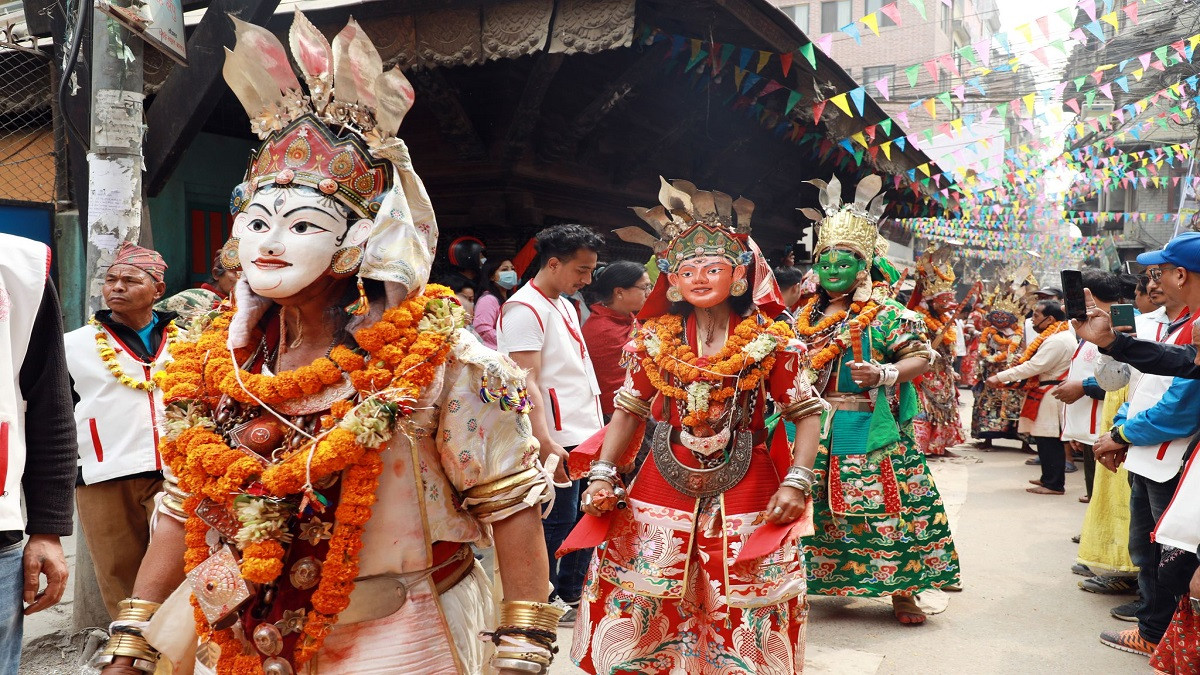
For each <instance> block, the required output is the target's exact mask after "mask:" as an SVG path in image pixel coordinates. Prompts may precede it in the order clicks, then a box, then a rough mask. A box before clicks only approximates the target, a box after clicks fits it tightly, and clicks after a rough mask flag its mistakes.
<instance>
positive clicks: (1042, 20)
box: [1037, 16, 1050, 37]
mask: <svg viewBox="0 0 1200 675" xmlns="http://www.w3.org/2000/svg"><path fill="white" fill-rule="evenodd" d="M1037 26H1038V28H1040V29H1041V30H1042V37H1050V17H1049V16H1040V17H1038V20H1037Z"/></svg>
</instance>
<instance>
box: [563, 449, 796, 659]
mask: <svg viewBox="0 0 1200 675" xmlns="http://www.w3.org/2000/svg"><path fill="white" fill-rule="evenodd" d="M676 455H677V456H680V453H679V452H676ZM778 485H779V477H778V476H777V475H776V472H775V470H774V468H773V467H772V466H771V463H770V459H769V457H768V456H767V454H766V452H765V448H762V447H761V446H759V447H757V448H756V449H755V453H754V456H753V459H752V462H751V465H750V469H749V471H748V472H747V475H746V477H745V478H744V479H742V481H741V482H740V483H739V484H738V485H737V486H735V487H734V488H732V489H731V490H730V491H729V492H727V493H725V494H724V495H719V496H717V497H711V498H707V499H702V500H699V503H698V504H697V503H696V500H695V499H692V498H688V497H684V496H682V495H680V494H679V493H678V492H675V491H674V490H673V489H671V488H670V487H668V486H666V484H665V482H664V481H663V478H662V476H661V474H659V472H658V470H657V468H656V467H655V466H654V459H653V457H651V458H649V459H648V460H647V461H646V463H645V465H643V467H642V471H641V473H639V475H638V478H637V480H636V481H635V482H634V484H633V485H632V486H631V489H630V500H629V501H630V506H629V508H628V509H625V510H623V511H619V512H617V515H616V518H615V519H614V521H613V523H612V525H611V526H610V529H609V534H608V538H607V540H606V541H605V543H604V544H601V545H600V546H598V547H597V548H596V550H595V553H594V554H593V556H592V561H591V564H590V566H589V569H588V574H587V580H586V582H585V583H584V587H583V595H582V598H581V600H580V603H579V615H578V618H577V619H576V621H575V635H574V640H573V641H572V646H571V660H573V661H574V662H575V663H576V665H578V666H579V667H580V668H582V669H583V670H585V671H586V672H589V673H599V674H604V675H634V674H642V673H645V674H648V675H649V674H661V675H735V674H738V675H746V674H754V675H765V674H767V673H771V674H772V675H776V674H778V675H792V674H793V673H799V672H802V671H803V669H804V630H805V621H806V619H807V616H808V605H807V601H806V599H805V592H804V564H803V557H802V555H801V553H800V551H799V548H798V545H797V543H795V542H791V543H785V544H784V545H783V546H781V547H780V548H779V549H778V550H776V551H775V552H774V553H771V554H770V555H768V556H766V557H765V558H762V559H758V560H752V561H748V562H740V563H738V562H735V558H736V556H737V552H738V551H739V550H741V546H742V545H743V544H744V543H745V541H746V540H747V539H748V538H749V536H750V535H751V534H752V533H753V532H754V530H755V529H756V528H757V527H758V525H759V524H761V520H762V516H761V513H762V509H763V508H764V507H765V506H766V503H767V501H768V500H769V499H770V498H771V495H772V494H773V493H774V492H775V489H776V488H777V487H778ZM672 493H673V494H672Z"/></svg>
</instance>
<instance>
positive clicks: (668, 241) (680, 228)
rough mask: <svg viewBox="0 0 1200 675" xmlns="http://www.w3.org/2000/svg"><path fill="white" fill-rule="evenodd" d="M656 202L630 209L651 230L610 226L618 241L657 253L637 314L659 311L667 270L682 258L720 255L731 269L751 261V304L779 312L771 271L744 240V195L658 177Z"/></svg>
mask: <svg viewBox="0 0 1200 675" xmlns="http://www.w3.org/2000/svg"><path fill="white" fill-rule="evenodd" d="M658 201H659V204H658V205H657V206H654V207H651V208H642V207H639V206H634V207H631V208H632V209H633V212H634V213H636V214H637V215H638V217H639V218H641V219H642V220H643V221H645V223H646V224H647V225H649V226H650V227H651V229H653V230H654V234H650V233H649V232H646V231H645V230H643V229H642V228H640V227H636V226H629V227H622V228H619V229H617V230H614V233H615V234H616V235H617V236H618V237H620V238H621V239H622V240H624V241H627V242H629V243H631V244H641V245H643V246H648V247H650V248H651V249H652V250H653V251H654V253H655V255H656V256H657V265H658V269H659V271H661V272H663V274H660V275H659V277H658V282H657V284H656V285H655V289H654V292H653V293H652V294H651V296H650V298H649V300H647V302H646V306H645V307H643V309H642V312H641V316H643V317H651V316H657V315H659V314H662V313H663V312H665V311H666V309H667V303H666V287H667V279H666V276H667V273H670V272H674V271H675V270H677V269H679V266H680V265H681V264H682V263H683V262H684V261H685V260H689V259H691V258H698V257H704V256H719V257H723V258H725V259H726V260H728V261H729V263H730V264H731V265H734V266H735V267H736V266H738V265H751V264H752V265H753V266H754V270H753V278H754V280H755V283H754V289H753V291H754V292H753V297H754V304H755V305H756V306H758V307H759V308H761V309H763V311H765V312H767V313H768V314H771V316H775V315H776V314H778V313H779V311H782V300H783V296H782V294H781V293H780V292H779V285H778V284H776V283H775V275H774V274H773V273H772V272H771V267H770V265H768V264H767V262H766V259H765V258H764V257H763V255H762V251H760V250H759V248H758V245H757V244H756V243H754V240H753V239H751V238H750V218H751V216H752V215H753V214H754V202H752V201H750V200H749V199H746V198H745V197H739V198H737V199H733V198H732V197H730V196H729V195H727V194H725V193H724V192H718V191H716V190H712V191H706V190H699V189H697V188H696V186H695V185H693V184H692V183H690V182H688V181H686V180H673V181H667V179H665V178H663V177H661V176H659V189H658ZM776 308H778V310H777V311H776ZM772 311H774V313H772Z"/></svg>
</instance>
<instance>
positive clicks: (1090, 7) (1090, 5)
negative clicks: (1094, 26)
mask: <svg viewBox="0 0 1200 675" xmlns="http://www.w3.org/2000/svg"><path fill="white" fill-rule="evenodd" d="M1079 8H1080V9H1082V10H1083V11H1084V12H1087V15H1088V18H1089V19H1091V20H1092V21H1095V20H1096V0H1080V2H1079Z"/></svg>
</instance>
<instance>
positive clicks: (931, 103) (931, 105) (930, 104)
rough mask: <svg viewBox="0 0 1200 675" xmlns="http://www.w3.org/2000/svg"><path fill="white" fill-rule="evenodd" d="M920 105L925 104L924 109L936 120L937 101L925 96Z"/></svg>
mask: <svg viewBox="0 0 1200 675" xmlns="http://www.w3.org/2000/svg"><path fill="white" fill-rule="evenodd" d="M922 105H924V106H925V110H926V111H927V112H928V113H929V117H930V119H935V120H936V119H937V101H936V100H935V99H932V98H927V99H925V102H924V103H923V104H922Z"/></svg>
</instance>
